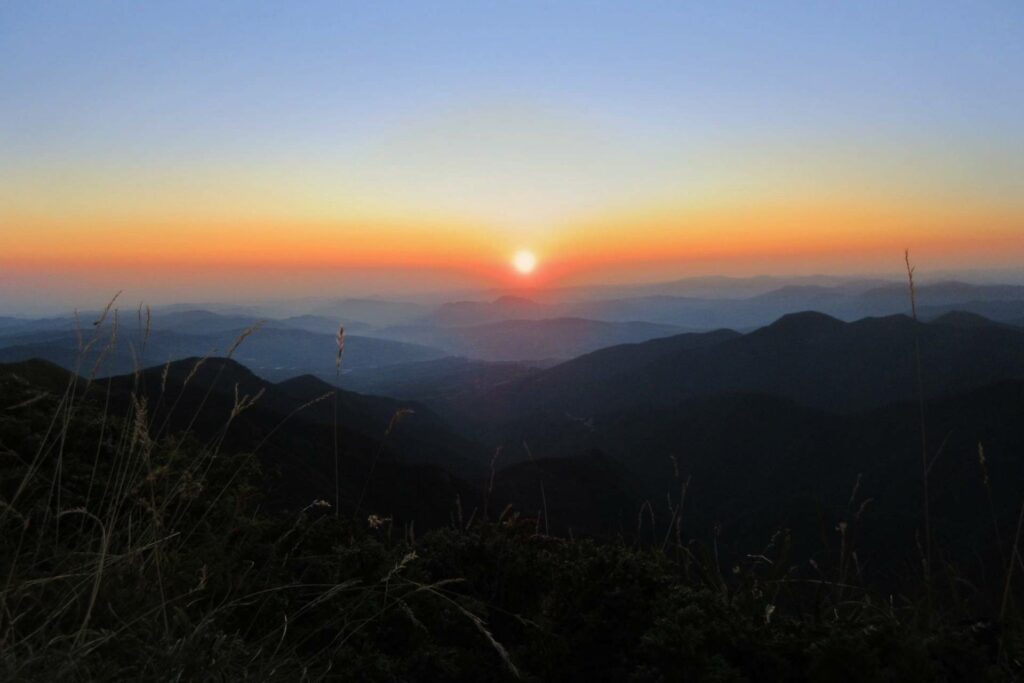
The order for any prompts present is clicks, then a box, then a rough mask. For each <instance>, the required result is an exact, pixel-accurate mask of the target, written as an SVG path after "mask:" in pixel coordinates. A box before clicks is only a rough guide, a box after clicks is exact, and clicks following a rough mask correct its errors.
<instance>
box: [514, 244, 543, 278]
mask: <svg viewBox="0 0 1024 683" xmlns="http://www.w3.org/2000/svg"><path fill="white" fill-rule="evenodd" d="M512 267H513V268H515V269H516V272H518V273H519V274H520V275H529V274H530V273H532V272H533V270H534V268H536V267H537V257H536V256H534V254H533V252H532V251H528V250H526V249H520V250H519V251H517V252H516V253H515V255H514V256H513V257H512Z"/></svg>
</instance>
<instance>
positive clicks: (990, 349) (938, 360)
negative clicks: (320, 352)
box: [479, 313, 1024, 416]
mask: <svg viewBox="0 0 1024 683" xmlns="http://www.w3.org/2000/svg"><path fill="white" fill-rule="evenodd" d="M672 339H677V338H669V339H665V340H658V341H656V342H652V343H648V344H641V345H637V346H635V347H629V346H627V347H623V348H621V349H606V350H604V351H602V352H600V353H597V354H590V355H587V356H583V357H581V358H577V359H575V360H573V361H570V362H568V363H565V364H562V365H559V366H556V367H554V368H551V369H549V370H546V371H544V372H542V373H539V374H537V375H535V376H533V377H530V378H527V379H524V380H521V381H519V382H515V383H512V384H510V385H508V386H505V387H502V388H500V389H498V390H495V392H493V394H492V395H491V396H490V397H489V399H490V400H489V402H488V403H486V404H484V403H480V404H479V409H480V410H492V411H493V412H492V414H502V413H503V412H507V413H509V414H518V415H522V414H527V413H530V412H547V413H550V414H557V415H561V414H564V413H572V414H576V415H584V416H585V415H590V414H593V413H597V412H609V411H616V410H622V409H626V408H629V407H636V406H640V405H651V406H669V405H672V404H673V403H676V402H678V401H681V400H683V399H686V398H689V397H693V396H702V395H714V394H722V393H729V392H757V393H765V394H771V395H776V396H782V397H787V398H792V399H794V400H796V401H799V402H801V403H803V404H805V405H808V406H816V407H821V408H824V409H828V410H833V411H852V410H858V409H864V408H869V407H872V406H877V405H882V404H884V403H887V402H891V401H894V400H902V399H905V398H910V397H912V396H914V395H915V391H916V388H915V387H916V383H915V382H916V380H915V377H916V374H915V360H914V358H915V356H914V353H915V344H918V343H919V347H920V352H921V367H922V371H923V377H924V382H925V386H924V390H925V393H926V395H927V396H939V395H943V394H949V393H954V392H958V391H965V390H968V389H971V388H973V387H978V386H983V385H985V384H989V383H992V382H996V381H999V380H1002V379H1006V378H1015V377H1024V333H1022V331H1021V330H1018V329H1015V328H1010V327H1001V326H995V325H989V326H971V327H958V326H950V325H941V324H939V325H936V324H931V325H929V324H924V323H916V322H914V321H913V320H911V319H910V318H908V317H906V316H891V317H887V318H865V319H863V320H860V321H857V322H855V323H844V322H842V321H840V320H837V319H835V318H831V317H829V316H826V315H823V314H820V313H798V314H791V315H787V316H783V317H782V318H780V319H779V320H778V321H777V322H775V323H773V324H772V325H769V326H767V327H764V328H761V329H759V330H756V331H754V332H751V333H749V334H746V335H742V336H736V335H731V336H730V335H728V334H724V335H723V334H719V336H716V337H707V336H702V335H697V336H688V335H682V336H681V337H679V338H678V339H679V340H680V341H679V342H678V343H679V344H685V345H684V346H683V347H682V348H675V347H673V344H674V343H676V342H673V341H672ZM693 343H695V346H688V345H689V344H693Z"/></svg>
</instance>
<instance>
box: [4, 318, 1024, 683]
mask: <svg viewBox="0 0 1024 683" xmlns="http://www.w3.org/2000/svg"><path fill="white" fill-rule="evenodd" d="M105 315H106V314H105ZM114 315H116V312H114ZM98 322H99V321H98ZM115 334H116V327H115ZM244 339H245V336H243V337H241V338H240V339H239V343H242V342H244ZM94 341H95V340H94ZM88 343H90V342H84V344H88ZM101 343H102V342H101ZM84 344H83V345H84ZM233 350H234V348H232V351H233ZM228 355H229V356H230V352H229V354H228ZM230 367H231V366H230V365H228V364H226V363H219V364H218V363H217V362H216V361H215V360H213V359H198V360H195V361H191V362H190V363H189V364H188V365H187V366H185V367H184V368H182V367H181V366H176V369H175V370H173V371H172V366H171V365H170V364H168V365H167V366H165V368H164V369H163V370H162V371H160V370H159V369H158V370H156V371H151V372H143V371H141V370H140V371H137V372H136V373H135V374H134V375H132V376H131V380H130V384H129V385H128V386H123V382H122V383H121V384H117V383H115V382H114V381H112V380H96V379H94V378H92V376H91V375H92V373H93V370H94V368H90V367H85V368H82V369H81V371H80V372H79V373H69V372H66V371H64V370H61V369H59V368H57V367H56V366H53V365H50V364H48V363H44V362H38V361H33V362H27V363H19V364H13V365H7V366H0V468H2V469H0V501H2V507H0V570H2V572H3V581H4V585H3V589H2V591H3V592H2V598H0V646H2V647H0V676H2V677H3V678H5V679H10V680H57V679H65V680H125V679H149V680H228V679H230V680H236V679H251V680H381V681H388V680H464V681H480V680H514V679H524V680H637V681H657V680H708V681H743V680H750V681H757V680H763V681H776V680H812V681H832V680H836V681H839V680H842V681H850V680H863V681H896V680H899V681H912V680H921V681H926V680H927V681H931V680H950V681H953V680H957V681H959V680H978V681H984V680H1008V679H1012V678H1013V677H1014V676H1017V675H1019V674H1020V672H1021V668H1022V667H1021V657H1022V656H1024V631H1022V628H1021V626H1022V624H1021V615H1020V611H1019V606H1020V604H1021V600H1022V599H1024V595H1022V594H1021V591H1020V590H1019V588H1018V586H1019V581H1017V580H1015V576H1014V575H1015V573H1019V572H1020V571H1021V570H1022V569H1024V566H1022V564H1021V557H1020V554H1019V552H1018V548H1019V543H1020V535H1021V524H1020V519H1018V520H1016V522H1017V523H1016V526H1015V528H1014V533H1013V536H1012V538H1007V539H1003V540H1000V541H999V548H998V554H999V555H1000V556H1001V558H1002V560H1001V561H1002V565H1001V566H1002V569H1001V571H1000V572H999V578H998V580H994V581H992V582H991V585H971V583H970V582H969V581H968V580H966V579H965V578H964V577H965V574H963V573H961V572H960V571H959V570H958V568H957V567H956V566H955V565H954V564H953V563H951V562H943V563H939V562H935V561H933V562H932V563H929V562H928V559H929V558H930V557H931V556H932V555H933V554H934V555H936V556H939V555H941V551H942V549H941V548H931V547H928V546H927V544H929V543H930V542H931V539H930V536H929V538H928V539H924V538H923V537H922V536H921V535H920V534H918V535H917V537H916V538H907V539H906V543H907V545H908V546H910V549H911V553H910V554H911V555H913V554H916V555H917V556H918V558H919V559H920V562H919V563H918V564H917V565H916V566H915V565H907V566H901V567H898V568H895V569H894V568H889V571H898V572H900V573H901V582H900V585H901V586H902V587H904V590H902V591H901V592H899V593H886V592H883V591H879V590H877V588H876V587H875V586H874V585H873V583H872V581H871V580H870V576H869V574H870V571H871V569H870V568H865V567H863V566H862V564H861V560H860V559H859V557H858V554H857V546H856V533H855V532H856V530H857V525H858V523H859V521H860V517H861V514H862V513H863V511H864V508H865V506H866V503H864V502H863V501H860V500H858V499H857V498H856V496H857V492H856V489H855V490H854V493H853V496H851V506H850V509H849V512H848V514H847V515H846V516H845V517H844V518H843V519H842V521H840V522H839V523H838V525H837V526H836V527H835V529H834V531H833V533H834V534H835V536H836V537H837V538H838V539H839V543H838V547H834V548H833V549H832V550H831V551H830V552H829V553H828V554H827V555H826V556H825V559H823V560H822V561H821V562H817V561H812V562H807V561H806V560H802V559H801V558H800V557H798V556H796V555H795V554H794V552H793V548H794V539H793V538H791V534H790V532H789V531H787V530H785V529H781V530H779V531H778V532H777V533H775V534H774V535H773V536H771V537H770V538H765V539H764V541H763V543H762V544H761V545H759V546H758V547H752V548H749V549H747V551H746V552H745V553H742V554H739V555H737V554H732V555H729V556H726V555H725V554H724V553H721V552H720V551H719V550H720V549H719V545H718V537H717V534H716V535H715V536H713V537H712V539H711V542H709V543H699V542H697V541H694V540H692V539H690V538H688V537H687V534H685V533H684V531H683V529H684V523H683V520H682V515H683V509H684V508H683V502H684V500H685V496H686V492H687V489H686V487H687V482H686V481H684V480H682V479H681V478H680V480H679V481H678V482H677V484H678V486H679V491H678V495H677V496H676V497H675V498H674V499H673V498H670V499H669V507H670V509H671V510H672V517H671V523H670V524H669V525H668V527H667V528H663V529H662V530H660V531H658V533H656V534H654V533H651V530H652V529H653V528H654V519H653V516H654V512H653V509H652V506H651V505H650V503H647V504H646V505H645V506H644V505H642V506H640V509H639V510H638V516H637V520H636V530H635V533H634V532H633V530H630V531H629V532H628V533H626V532H623V533H619V534H618V535H615V536H611V537H609V536H605V537H602V538H600V539H597V538H584V537H580V536H578V535H576V534H573V533H572V532H571V530H570V531H568V532H567V533H565V534H562V533H558V532H553V530H552V529H551V527H550V526H549V524H548V520H547V518H546V516H545V515H544V514H543V513H540V514H536V515H535V514H532V513H531V512H530V510H532V509H533V508H532V507H522V509H517V508H516V507H515V506H512V505H504V504H503V503H502V504H495V503H494V499H491V498H490V494H492V493H494V491H493V479H492V480H491V482H490V484H489V485H487V486H486V487H485V489H486V490H485V491H484V493H483V497H482V499H481V500H480V501H479V502H476V501H474V504H473V505H472V506H471V507H470V505H469V503H468V502H467V499H466V498H464V496H465V495H466V494H465V492H464V491H463V490H461V489H460V488H459V486H458V485H456V484H449V485H450V486H451V488H449V489H442V488H441V487H442V483H441V480H440V479H438V480H436V481H437V482H438V483H437V484H436V486H435V485H434V484H432V483H431V482H432V481H435V480H432V479H430V477H431V476H432V475H431V470H429V469H421V470H415V472H417V473H418V475H417V476H418V477H419V478H418V479H417V481H418V485H417V487H414V488H403V487H404V486H407V485H408V481H407V480H403V479H402V476H408V475H407V474H406V475H399V474H396V472H399V471H400V468H397V467H393V468H392V469H391V470H389V469H387V467H384V466H378V460H379V456H380V454H381V452H382V450H383V449H384V448H385V443H386V442H385V441H383V440H382V441H379V442H378V443H376V444H373V443H369V444H364V445H363V446H364V448H363V450H364V451H365V452H367V453H369V456H368V460H367V461H364V462H362V464H361V465H360V464H358V463H357V464H354V465H353V464H351V463H353V462H355V461H356V460H357V459H358V457H359V456H358V454H356V453H355V452H350V451H344V452H342V453H340V454H339V456H338V457H340V458H342V459H343V460H344V461H345V462H347V463H350V464H349V465H347V467H349V469H344V468H342V469H341V470H340V473H339V475H338V476H339V477H345V478H352V479H355V480H356V483H355V484H351V483H346V484H345V486H343V487H342V486H339V483H338V482H336V481H333V482H330V486H329V487H328V488H330V489H333V488H335V487H336V486H338V490H339V491H340V493H339V494H338V500H334V501H331V500H325V499H314V498H309V499H308V500H306V501H304V502H303V504H301V505H300V504H296V503H295V502H294V501H295V500H297V498H296V496H298V495H300V491H301V487H298V489H296V488H295V485H292V487H291V488H289V487H284V489H285V492H286V493H287V495H283V494H282V486H281V483H282V479H284V478H287V477H288V476H290V475H289V474H288V473H285V472H282V471H281V468H280V467H275V461H274V460H273V459H272V458H268V457H267V454H266V452H265V451H264V449H266V448H270V447H272V443H270V441H268V436H266V435H263V436H261V437H259V438H256V435H254V434H251V433H248V432H246V430H245V427H244V425H245V422H244V419H243V418H244V417H245V416H247V415H251V414H258V413H257V411H259V410H260V409H261V401H263V400H265V399H267V400H269V399H268V397H267V396H266V395H265V393H263V392H262V390H256V391H255V392H254V393H247V392H246V387H245V386H240V383H236V384H235V389H234V392H233V398H232V400H231V401H229V402H228V403H225V402H224V401H223V400H219V399H218V397H217V396H213V395H212V394H211V391H210V390H209V389H206V388H204V386H205V385H199V384H198V382H199V378H201V374H202V373H204V372H214V373H217V374H218V375H219V373H222V372H224V371H225V368H230ZM179 371H180V372H179ZM176 372H179V374H180V375H181V376H175V373H176ZM193 382H196V383H197V386H199V387H200V390H199V391H198V394H197V396H198V398H196V397H193V398H190V399H189V400H186V401H184V402H183V401H182V400H181V399H182V397H183V396H193V395H192V394H189V391H190V390H192V389H195V388H196V387H191V386H190V385H191V384H192V383H193ZM220 398H223V397H220ZM271 398H272V397H271ZM328 398H329V396H327V397H324V396H320V397H312V398H310V399H309V400H307V401H306V402H305V403H304V404H302V406H300V407H301V408H304V409H305V408H310V409H314V408H317V407H323V406H325V405H330V404H331V403H332V401H330V400H327V399H328ZM335 415H336V413H335ZM402 417H403V414H402V413H400V412H396V414H395V416H394V418H393V419H392V421H391V422H390V423H389V424H388V425H387V428H386V431H384V430H382V431H381V437H382V438H385V437H386V436H388V435H390V432H391V430H392V428H393V427H394V426H395V425H394V423H395V420H399V419H401V418H402ZM238 429H241V431H242V433H241V434H238V433H236V430H238ZM279 429H282V427H281V426H280V425H273V426H271V427H270V428H269V431H270V433H271V434H277V433H278V430H279ZM331 432H332V433H330V434H329V435H328V437H327V439H326V440H323V441H317V440H316V439H314V438H312V437H310V438H311V440H310V442H309V445H310V448H319V447H321V446H323V445H324V444H330V443H332V442H333V437H337V436H338V435H339V434H340V435H341V437H342V440H343V441H344V440H347V439H350V438H354V437H353V436H352V435H351V434H348V433H346V432H345V431H344V427H338V426H334V425H332V426H331ZM289 438H292V437H291V436H289ZM294 438H298V437H297V436H296V437H294ZM325 457H326V462H328V463H332V462H333V461H334V458H335V455H334V454H332V453H330V451H329V449H328V452H327V453H326V454H325ZM908 457H911V456H908ZM979 459H980V463H981V465H982V468H983V469H984V466H985V459H984V453H983V451H979ZM278 464H280V463H278ZM296 466H298V464H296ZM360 467H361V468H362V469H360ZM324 471H328V472H329V471H330V469H329V468H328V469H327V470H324ZM357 474H358V477H357V476H356V475H357ZM367 474H369V475H370V476H371V477H375V478H376V479H375V482H376V483H375V485H376V486H377V488H387V487H388V486H389V485H391V484H393V485H394V487H395V490H397V491H399V492H402V493H403V495H406V494H407V495H413V493H414V492H416V491H422V486H423V481H426V482H427V485H428V486H429V487H431V488H436V489H437V490H436V491H435V493H436V495H437V501H438V502H436V503H434V507H438V506H443V508H444V510H443V514H444V515H445V516H446V517H447V521H446V522H445V521H438V519H440V517H441V516H440V515H438V517H437V518H436V519H434V520H427V521H423V520H420V519H415V518H413V517H412V516H411V515H409V514H392V513H391V511H390V510H388V509H385V508H386V505H385V504H384V503H381V502H380V501H381V500H386V499H380V498H378V499H377V502H376V503H375V505H376V509H375V510H369V509H366V508H364V507H363V506H362V505H360V504H359V503H361V502H362V501H363V499H364V496H365V494H366V488H367V485H366V484H365V483H364V481H369V479H365V480H364V479H363V478H361V477H364V476H366V475H367ZM925 475H926V476H927V473H925ZM310 476H316V475H315V473H314V474H312V475H310ZM986 476H987V474H986ZM424 478H425V479H424ZM403 482H405V483H403ZM986 484H987V480H986ZM297 491H299V492H297ZM540 493H541V496H542V497H543V500H542V505H543V509H544V511H546V510H547V507H548V502H549V501H548V500H547V497H546V496H545V493H544V490H543V488H542V489H541V491H540ZM908 495H909V494H908ZM464 503H465V504H464ZM556 503H557V501H552V504H553V505H554V504H556ZM499 505H500V507H501V508H502V509H498V507H499ZM673 506H674V507H673ZM648 518H649V520H650V523H648V521H647V520H648ZM993 522H995V520H994V517H993ZM645 530H646V532H645ZM1001 534H1002V532H1001V531H1000V529H999V525H998V524H996V528H995V538H996V539H1000V538H1001ZM915 545H916V548H914V546H915ZM926 547H928V550H926V549H925V548H926Z"/></svg>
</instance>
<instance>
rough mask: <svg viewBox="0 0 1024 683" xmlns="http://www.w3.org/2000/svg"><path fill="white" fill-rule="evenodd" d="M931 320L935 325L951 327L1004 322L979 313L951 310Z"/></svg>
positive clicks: (996, 324) (996, 325)
mask: <svg viewBox="0 0 1024 683" xmlns="http://www.w3.org/2000/svg"><path fill="white" fill-rule="evenodd" d="M930 322H931V324H933V325H949V326H951V327H992V326H995V327H1000V326H1002V323H997V322H995V321H994V320H989V319H988V318H986V317H984V316H981V315H978V314H977V313H969V312H967V311H950V312H949V313H943V314H942V315H940V316H938V317H936V318H933V319H932V320H931V321H930Z"/></svg>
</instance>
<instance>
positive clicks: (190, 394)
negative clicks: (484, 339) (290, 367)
mask: <svg viewBox="0 0 1024 683" xmlns="http://www.w3.org/2000/svg"><path fill="white" fill-rule="evenodd" d="M197 364H198V365H197ZM165 371H166V377H165ZM0 376H2V377H13V378H15V380H16V381H18V382H21V383H27V384H28V385H30V386H33V387H37V388H38V389H39V390H41V391H45V392H49V393H51V394H52V395H54V396H60V395H62V394H63V393H64V392H65V390H66V389H67V388H68V387H69V386H72V385H71V379H72V376H71V375H70V373H68V372H67V371H65V370H63V369H60V368H58V367H57V366H55V365H53V364H51V363H48V362H46V361H40V360H31V361H25V362H22V363H17V364H0ZM321 389H324V390H326V392H331V388H330V387H328V386H326V385H323V384H319V385H316V380H313V381H308V380H306V379H305V378H303V379H300V380H296V381H294V382H291V383H288V384H287V385H285V386H283V387H281V386H277V385H274V384H271V383H269V382H266V381H265V380H262V379H260V378H259V377H257V376H256V375H254V374H253V373H252V372H250V371H249V370H247V369H246V368H245V367H243V366H242V365H240V364H238V363H235V362H234V361H230V360H226V359H216V358H211V359H207V360H205V361H203V362H202V363H199V359H188V360H185V361H181V362H177V363H172V364H170V365H169V366H167V367H166V368H151V369H148V370H144V371H142V372H141V373H140V374H139V376H138V377H135V376H132V375H129V376H121V377H113V378H109V379H103V380H98V381H95V382H93V383H88V382H86V380H84V379H80V380H78V382H77V386H76V387H75V389H74V391H75V395H76V400H77V401H90V402H93V403H95V404H96V405H97V406H98V407H99V408H100V409H102V410H103V411H104V412H105V413H108V414H109V415H111V416H118V415H125V414H127V412H128V410H129V408H130V407H131V406H134V405H136V403H135V401H134V400H133V399H131V395H132V394H133V393H136V394H137V395H138V396H139V397H140V399H141V400H142V401H143V402H144V403H143V405H145V409H146V415H147V416H148V419H149V425H150V427H149V432H150V435H151V436H152V437H153V438H160V437H162V436H170V435H185V434H187V435H188V436H187V438H190V439H197V440H199V441H200V442H201V443H206V444H209V445H210V447H216V448H218V449H219V450H221V451H222V452H228V453H234V452H254V453H256V454H257V455H259V456H260V459H261V461H262V463H263V466H264V467H265V468H266V469H267V471H268V472H270V473H271V478H270V482H271V491H270V494H271V501H272V502H274V504H275V505H281V506H284V507H288V508H292V509H295V508H299V507H305V506H306V505H308V504H309V503H310V502H311V501H313V500H314V499H326V500H333V499H334V482H335V479H334V468H335V457H334V453H335V444H337V449H338V453H339V459H338V461H337V463H338V467H339V470H340V476H339V482H340V488H341V493H342V503H343V514H346V515H347V514H357V515H358V514H362V515H366V514H369V513H371V512H373V513H377V514H380V515H394V516H395V517H396V519H400V520H416V521H417V522H418V523H420V524H422V525H424V526H425V527H428V526H432V525H439V524H443V523H444V522H446V521H447V519H448V512H449V511H450V510H451V508H452V503H453V501H454V500H455V498H456V496H457V495H458V496H461V497H462V498H463V499H464V500H467V501H472V500H473V499H474V495H475V493H474V489H473V488H471V487H470V486H469V485H468V484H466V483H464V482H463V481H462V480H460V479H458V478H456V477H454V476H452V475H451V474H450V471H452V470H455V469H458V468H459V467H461V465H462V464H463V463H467V462H470V461H473V462H477V461H482V460H483V456H481V455H480V454H479V453H478V452H477V450H476V448H475V447H474V446H472V445H471V444H468V443H467V442H465V441H464V440H463V439H461V438H460V437H458V436H455V435H453V434H452V433H451V432H450V431H449V430H447V429H446V428H445V427H444V425H443V423H441V422H440V421H439V420H437V418H435V417H434V416H433V415H432V414H431V413H430V412H429V411H428V410H425V409H423V408H422V407H421V406H411V405H410V404H407V403H398V402H395V401H391V400H390V399H380V398H376V397H363V396H360V395H358V394H352V393H351V392H340V393H339V395H338V401H337V408H338V412H337V430H336V432H335V426H334V425H335V421H334V417H333V410H334V401H333V400H332V398H331V397H327V398H322V399H321V400H320V401H318V402H315V403H313V404H312V405H305V406H304V404H306V403H308V402H309V401H312V400H315V399H316V398H320V397H314V398H313V399H308V396H309V395H310V394H312V393H317V392H319V391H320V390H321ZM298 394H303V395H301V396H299V395H298ZM321 396H322V395H321ZM246 400H253V401H254V403H252V405H251V406H250V407H248V408H246V409H244V410H242V411H241V412H238V413H237V414H236V415H235V416H234V417H232V413H233V409H234V408H235V407H236V406H237V405H238V403H239V401H242V402H244V401H246ZM0 406H4V404H3V403H2V402H0ZM4 407H7V406H4ZM409 407H412V408H414V409H415V411H416V412H415V413H410V414H403V415H402V416H401V418H400V419H398V420H396V421H395V422H394V423H392V418H393V416H394V412H395V410H397V409H399V408H403V409H404V408H409ZM389 424H391V425H392V429H391V433H390V434H388V435H387V437H386V439H385V431H386V430H387V428H388V425H389ZM335 433H336V436H335ZM178 438H182V437H181V436H179V437H178ZM433 462H441V463H443V464H444V465H445V468H443V469H442V468H441V467H439V466H437V465H436V464H431V463H433ZM364 489H365V493H364ZM360 499H362V500H363V504H362V507H361V509H359V510H354V507H355V505H356V503H357V502H358V501H359V500H360Z"/></svg>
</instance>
